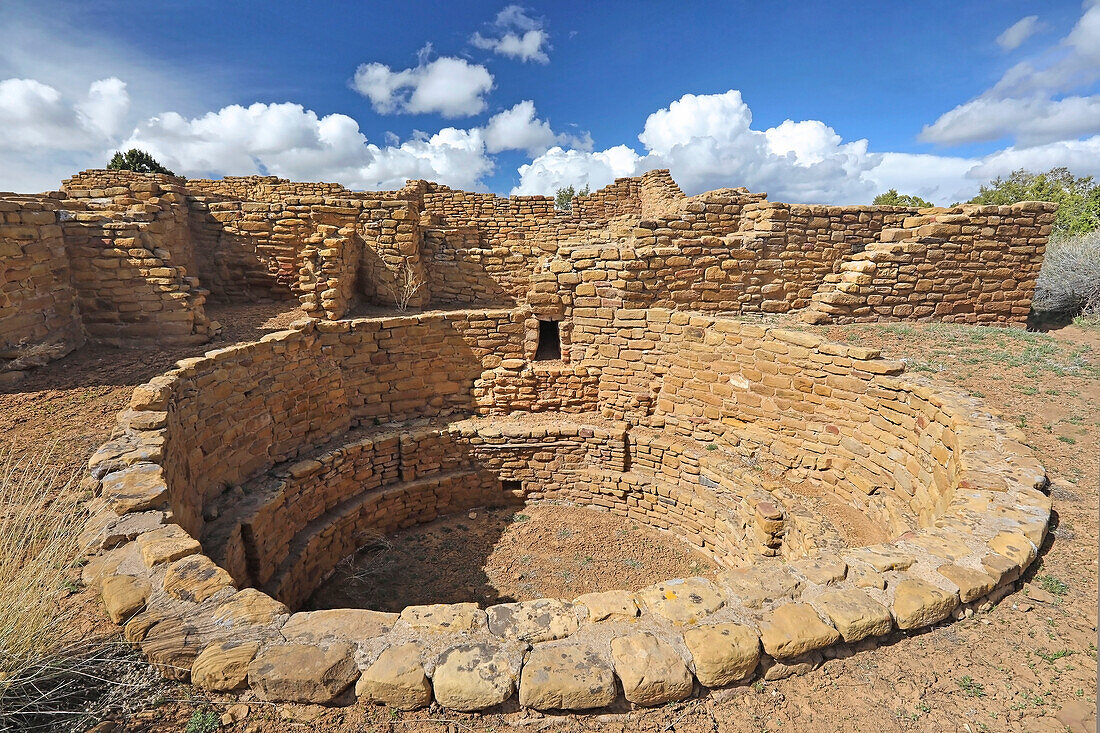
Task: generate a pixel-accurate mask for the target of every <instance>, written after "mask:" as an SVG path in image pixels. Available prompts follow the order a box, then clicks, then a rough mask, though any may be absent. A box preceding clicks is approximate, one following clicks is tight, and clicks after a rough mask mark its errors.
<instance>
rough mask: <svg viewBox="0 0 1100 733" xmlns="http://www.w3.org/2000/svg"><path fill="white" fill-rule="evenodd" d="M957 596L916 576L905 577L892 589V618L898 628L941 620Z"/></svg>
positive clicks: (955, 603)
mask: <svg viewBox="0 0 1100 733" xmlns="http://www.w3.org/2000/svg"><path fill="white" fill-rule="evenodd" d="M957 605H959V597H958V596H957V595H956V594H954V593H948V592H947V591H945V590H943V589H942V588H939V587H937V586H934V585H932V584H931V583H929V582H927V581H924V580H920V579H917V578H906V579H905V580H903V581H901V582H900V583H898V585H897V587H896V588H895V589H894V604H893V611H894V618H895V619H897V622H898V628H899V629H915V628H918V627H920V626H928V625H930V624H934V623H936V622H937V621H943V620H944V619H945V618H947V617H948V616H949V615H951V612H952V611H953V610H955V606H957Z"/></svg>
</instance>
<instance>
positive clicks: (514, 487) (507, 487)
mask: <svg viewBox="0 0 1100 733" xmlns="http://www.w3.org/2000/svg"><path fill="white" fill-rule="evenodd" d="M500 488H501V489H503V490H504V491H522V490H523V482H522V481H513V480H508V479H505V480H502V481H501V482H500Z"/></svg>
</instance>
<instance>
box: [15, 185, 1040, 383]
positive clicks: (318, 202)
mask: <svg viewBox="0 0 1100 733" xmlns="http://www.w3.org/2000/svg"><path fill="white" fill-rule="evenodd" d="M62 188H63V191H62V192H61V193H60V194H56V193H55V194H46V195H41V196H37V197H34V196H32V197H29V198H28V197H14V196H13V197H8V199H6V204H5V207H6V208H9V209H10V207H11V206H13V205H15V206H17V207H18V208H19V209H20V210H22V209H27V214H26V216H27V218H29V219H36V218H41V219H42V220H43V221H45V219H46V218H48V216H49V215H48V214H45V213H44V209H43V207H45V209H51V208H52V207H53V206H54V204H55V203H56V206H57V211H58V212H59V213H58V214H57V217H58V219H57V223H59V224H60V225H61V227H62V240H63V241H64V242H65V245H66V246H65V248H64V252H65V254H64V257H62V256H61V255H60V254H58V252H59V250H58V249H57V247H56V246H51V245H50V244H49V242H51V241H54V242H56V240H55V239H51V238H52V237H55V236H56V232H55V230H53V229H51V228H50V227H51V226H52V225H51V224H48V223H46V224H42V225H33V226H43V227H45V229H42V230H37V229H27V228H26V227H25V226H24V222H22V221H20V222H18V225H19V226H21V227H23V228H22V229H21V230H20V233H19V235H18V237H17V239H19V240H21V241H22V242H24V244H20V245H19V246H20V250H21V252H22V251H23V250H24V249H25V248H26V247H27V244H25V243H27V242H32V241H39V240H38V238H39V237H41V241H43V242H45V243H46V245H45V247H36V246H33V245H32V246H31V249H32V250H33V251H34V252H35V253H36V254H34V255H33V256H32V259H36V260H38V264H37V265H36V266H35V267H31V266H29V265H27V264H26V263H27V260H26V259H25V254H21V255H20V256H19V257H18V258H16V259H10V258H7V257H6V258H5V259H6V261H5V263H4V264H5V267H4V268H3V274H2V275H0V277H3V278H4V279H5V284H4V292H12V291H14V290H15V289H20V290H27V289H30V290H32V291H33V292H34V293H35V294H34V295H29V296H28V295H20V296H19V297H18V298H15V297H13V296H10V295H9V296H7V298H6V305H5V306H4V307H5V310H4V311H3V312H0V333H3V334H4V342H3V349H4V352H3V353H5V354H17V355H18V356H20V357H23V358H20V359H15V358H13V357H12V356H5V357H4V359H5V362H4V363H5V368H6V369H8V370H11V369H23V368H26V367H27V366H32V365H33V364H35V363H40V362H41V361H42V359H43V358H51V357H56V356H58V355H60V354H62V353H66V352H67V351H68V350H71V348H74V347H75V346H76V345H78V344H79V343H81V340H82V339H83V338H84V334H85V333H86V334H87V336H89V337H91V338H92V339H93V340H97V341H101V342H105V343H112V344H116V345H128V344H132V343H133V344H140V343H142V342H146V341H148V339H149V338H150V334H154V333H156V334H159V335H160V336H162V337H165V338H170V339H172V340H174V341H182V342H195V341H202V340H203V339H205V338H207V337H208V336H209V335H210V334H211V333H212V332H213V331H214V330H215V329H214V327H213V326H211V324H209V323H208V322H207V320H206V317H205V314H204V309H203V302H204V301H205V299H206V298H207V296H208V295H209V297H212V298H214V299H215V300H219V301H222V302H239V301H242V300H273V299H275V300H278V299H298V300H299V301H300V302H301V303H302V305H303V307H304V308H305V310H306V311H307V312H308V313H309V314H310V315H311V316H314V317H318V318H325V319H338V318H341V317H343V316H344V315H346V314H347V313H348V312H350V311H351V310H353V309H354V308H356V307H358V306H359V305H360V304H370V305H375V306H377V305H383V306H389V307H393V306H394V305H408V306H410V307H422V306H439V305H487V304H493V305H501V306H514V305H517V304H524V303H527V304H530V305H531V306H533V307H534V308H535V310H536V312H537V313H538V314H539V316H540V317H544V318H561V317H562V314H563V313H564V311H565V310H566V309H568V308H569V307H570V306H569V303H568V302H566V300H567V298H568V295H569V294H568V293H567V292H564V291H563V290H562V288H568V289H572V290H576V292H577V294H578V295H579V296H581V297H586V296H588V295H590V294H592V293H599V297H603V298H606V299H609V300H611V301H614V302H616V303H620V304H623V305H626V306H628V307H649V306H661V307H684V306H687V307H691V308H694V309H697V310H707V311H714V312H722V311H734V312H777V313H778V312H787V311H791V310H799V309H803V308H806V307H807V306H809V310H808V311H807V313H806V315H805V316H804V317H807V318H810V319H812V320H817V321H820V320H822V319H840V320H853V319H857V320H858V319H879V318H941V319H947V320H966V321H972V322H983V323H984V322H1006V323H1022V322H1023V321H1024V320H1025V319H1026V316H1027V311H1028V308H1029V305H1030V298H1031V294H1032V292H1033V289H1034V281H1035V274H1036V272H1037V270H1038V267H1039V264H1040V262H1041V258H1042V253H1043V249H1044V247H1045V242H1046V237H1047V236H1048V234H1049V231H1050V223H1049V220H1050V217H1051V215H1052V214H1051V211H1050V205H1047V204H1018V205H1015V206H1014V207H1011V208H1006V207H1000V208H997V207H975V206H964V207H960V208H958V209H953V210H950V211H948V210H942V209H929V210H922V211H918V210H916V209H906V208H899V207H836V206H805V205H789V204H781V203H776V202H770V201H767V200H766V197H765V195H764V194H759V193H749V192H748V191H747V190H745V189H722V190H719V191H712V192H708V193H704V194H700V195H699V196H693V197H685V196H684V195H683V193H682V192H681V191H680V189H679V187H678V186H676V183H675V182H674V181H673V180H672V178H671V177H670V176H669V175H668V171H651V172H649V173H647V174H645V175H643V176H640V177H637V178H624V179H619V180H617V181H615V182H614V183H613V184H611V185H609V186H607V187H605V188H604V189H601V190H600V191H596V192H594V193H592V194H590V195H588V196H581V197H577V199H576V200H575V201H574V205H573V209H572V211H570V212H563V211H557V210H555V209H554V206H553V202H552V200H551V199H549V198H547V197H540V196H526V197H511V198H507V199H506V198H501V197H497V196H493V195H491V194H480V193H468V192H463V191H455V190H452V189H450V188H447V187H446V186H441V185H439V184H434V183H428V182H425V181H411V182H409V184H408V185H407V186H406V187H405V188H403V189H401V190H399V191H382V192H373V193H362V192H353V191H348V190H346V189H345V188H343V187H342V186H339V185H337V184H327V183H294V182H290V181H285V180H282V179H278V178H273V177H261V176H249V177H243V178H226V179H223V180H219V181H205V180H190V181H185V180H184V179H182V178H176V177H172V176H163V175H159V174H139V173H132V172H129V171H103V170H91V171H84V172H82V173H80V174H78V175H76V176H73V177H72V178H71V179H69V180H67V181H65V182H64V183H63V186H62ZM51 202H53V203H51ZM22 216H23V215H22V214H18V215H17V213H16V212H15V211H9V212H6V213H5V219H12V220H13V221H12V222H8V223H13V224H14V223H16V222H14V220H15V219H16V218H21V217H22ZM28 237H30V239H28ZM8 249H11V250H12V251H13V252H14V249H13V246H10V245H9V247H8ZM46 251H48V252H50V253H51V254H50V255H49V261H48V262H47V261H45V260H42V259H41V258H42V257H44V256H45V255H44V252H46ZM62 260H65V261H62ZM26 268H29V269H26ZM36 268H37V269H36ZM42 268H45V269H46V270H48V271H49V272H51V273H53V274H52V275H50V276H49V278H50V279H52V282H53V283H54V284H53V285H49V284H43V283H44V282H45V281H43V279H42V276H41V275H38V274H36V275H35V276H33V277H28V276H27V272H28V271H30V270H34V271H35V272H36V273H37V272H38V271H39V270H41V269H42ZM66 272H68V275H67V276H66V275H65V274H64V273H66ZM66 277H67V278H68V283H69V290H70V292H69V293H67V294H66V293H64V292H63V291H64V289H65V288H64V283H65V282H66ZM39 291H44V292H39ZM402 292H404V295H402V294H401V293H402ZM70 299H71V300H72V301H73V302H74V303H76V304H77V308H76V311H77V314H78V315H79V320H80V328H79V333H78V330H77V329H75V327H74V326H73V324H72V323H71V322H70V320H69V319H68V317H67V316H66V315H60V316H57V315H54V314H55V313H57V312H58V311H57V307H60V309H61V310H60V312H61V313H62V314H64V313H65V312H66V311H65V309H66V305H65V302H66V301H68V300H70ZM55 303H56V305H55ZM31 323H34V324H36V325H34V326H30V325H28V324H31ZM28 348H29V349H30V350H31V352H32V354H33V356H32V357H31V358H30V361H28V360H27V357H28V355H27V350H28Z"/></svg>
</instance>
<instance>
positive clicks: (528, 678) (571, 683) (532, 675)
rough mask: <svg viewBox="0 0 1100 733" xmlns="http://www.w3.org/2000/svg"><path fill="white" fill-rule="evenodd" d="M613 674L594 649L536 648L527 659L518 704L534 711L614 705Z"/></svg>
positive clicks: (578, 647) (577, 647)
mask: <svg viewBox="0 0 1100 733" xmlns="http://www.w3.org/2000/svg"><path fill="white" fill-rule="evenodd" d="M616 694H617V693H616V689H615V674H614V673H613V672H612V670H611V665H610V664H609V663H608V662H607V661H606V660H605V659H604V658H602V657H601V656H600V655H599V654H598V653H597V652H596V650H595V649H593V648H592V647H589V646H580V645H557V646H537V647H535V648H534V649H532V650H531V653H530V654H528V655H527V659H526V660H525V661H524V663H523V672H522V673H521V675H520V682H519V704H520V705H523V706H524V707H529V708H535V709H537V710H587V709H590V708H601V707H606V706H607V705H610V704H611V703H612V702H614V701H615V696H616Z"/></svg>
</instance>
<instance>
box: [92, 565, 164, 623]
mask: <svg viewBox="0 0 1100 733" xmlns="http://www.w3.org/2000/svg"><path fill="white" fill-rule="evenodd" d="M151 590H152V588H151V586H150V585H149V581H148V580H146V579H145V578H135V577H133V576H131V575H111V576H108V577H107V578H105V579H104V580H103V585H102V587H101V588H100V593H101V595H102V596H103V605H104V606H106V608H107V615H108V616H110V618H111V621H114V622H115V623H116V624H121V623H123V622H125V621H128V620H129V619H130V618H132V617H133V616H134V614H136V613H138V612H139V611H141V609H143V608H145V601H146V600H148V598H149V592H150V591H151Z"/></svg>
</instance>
